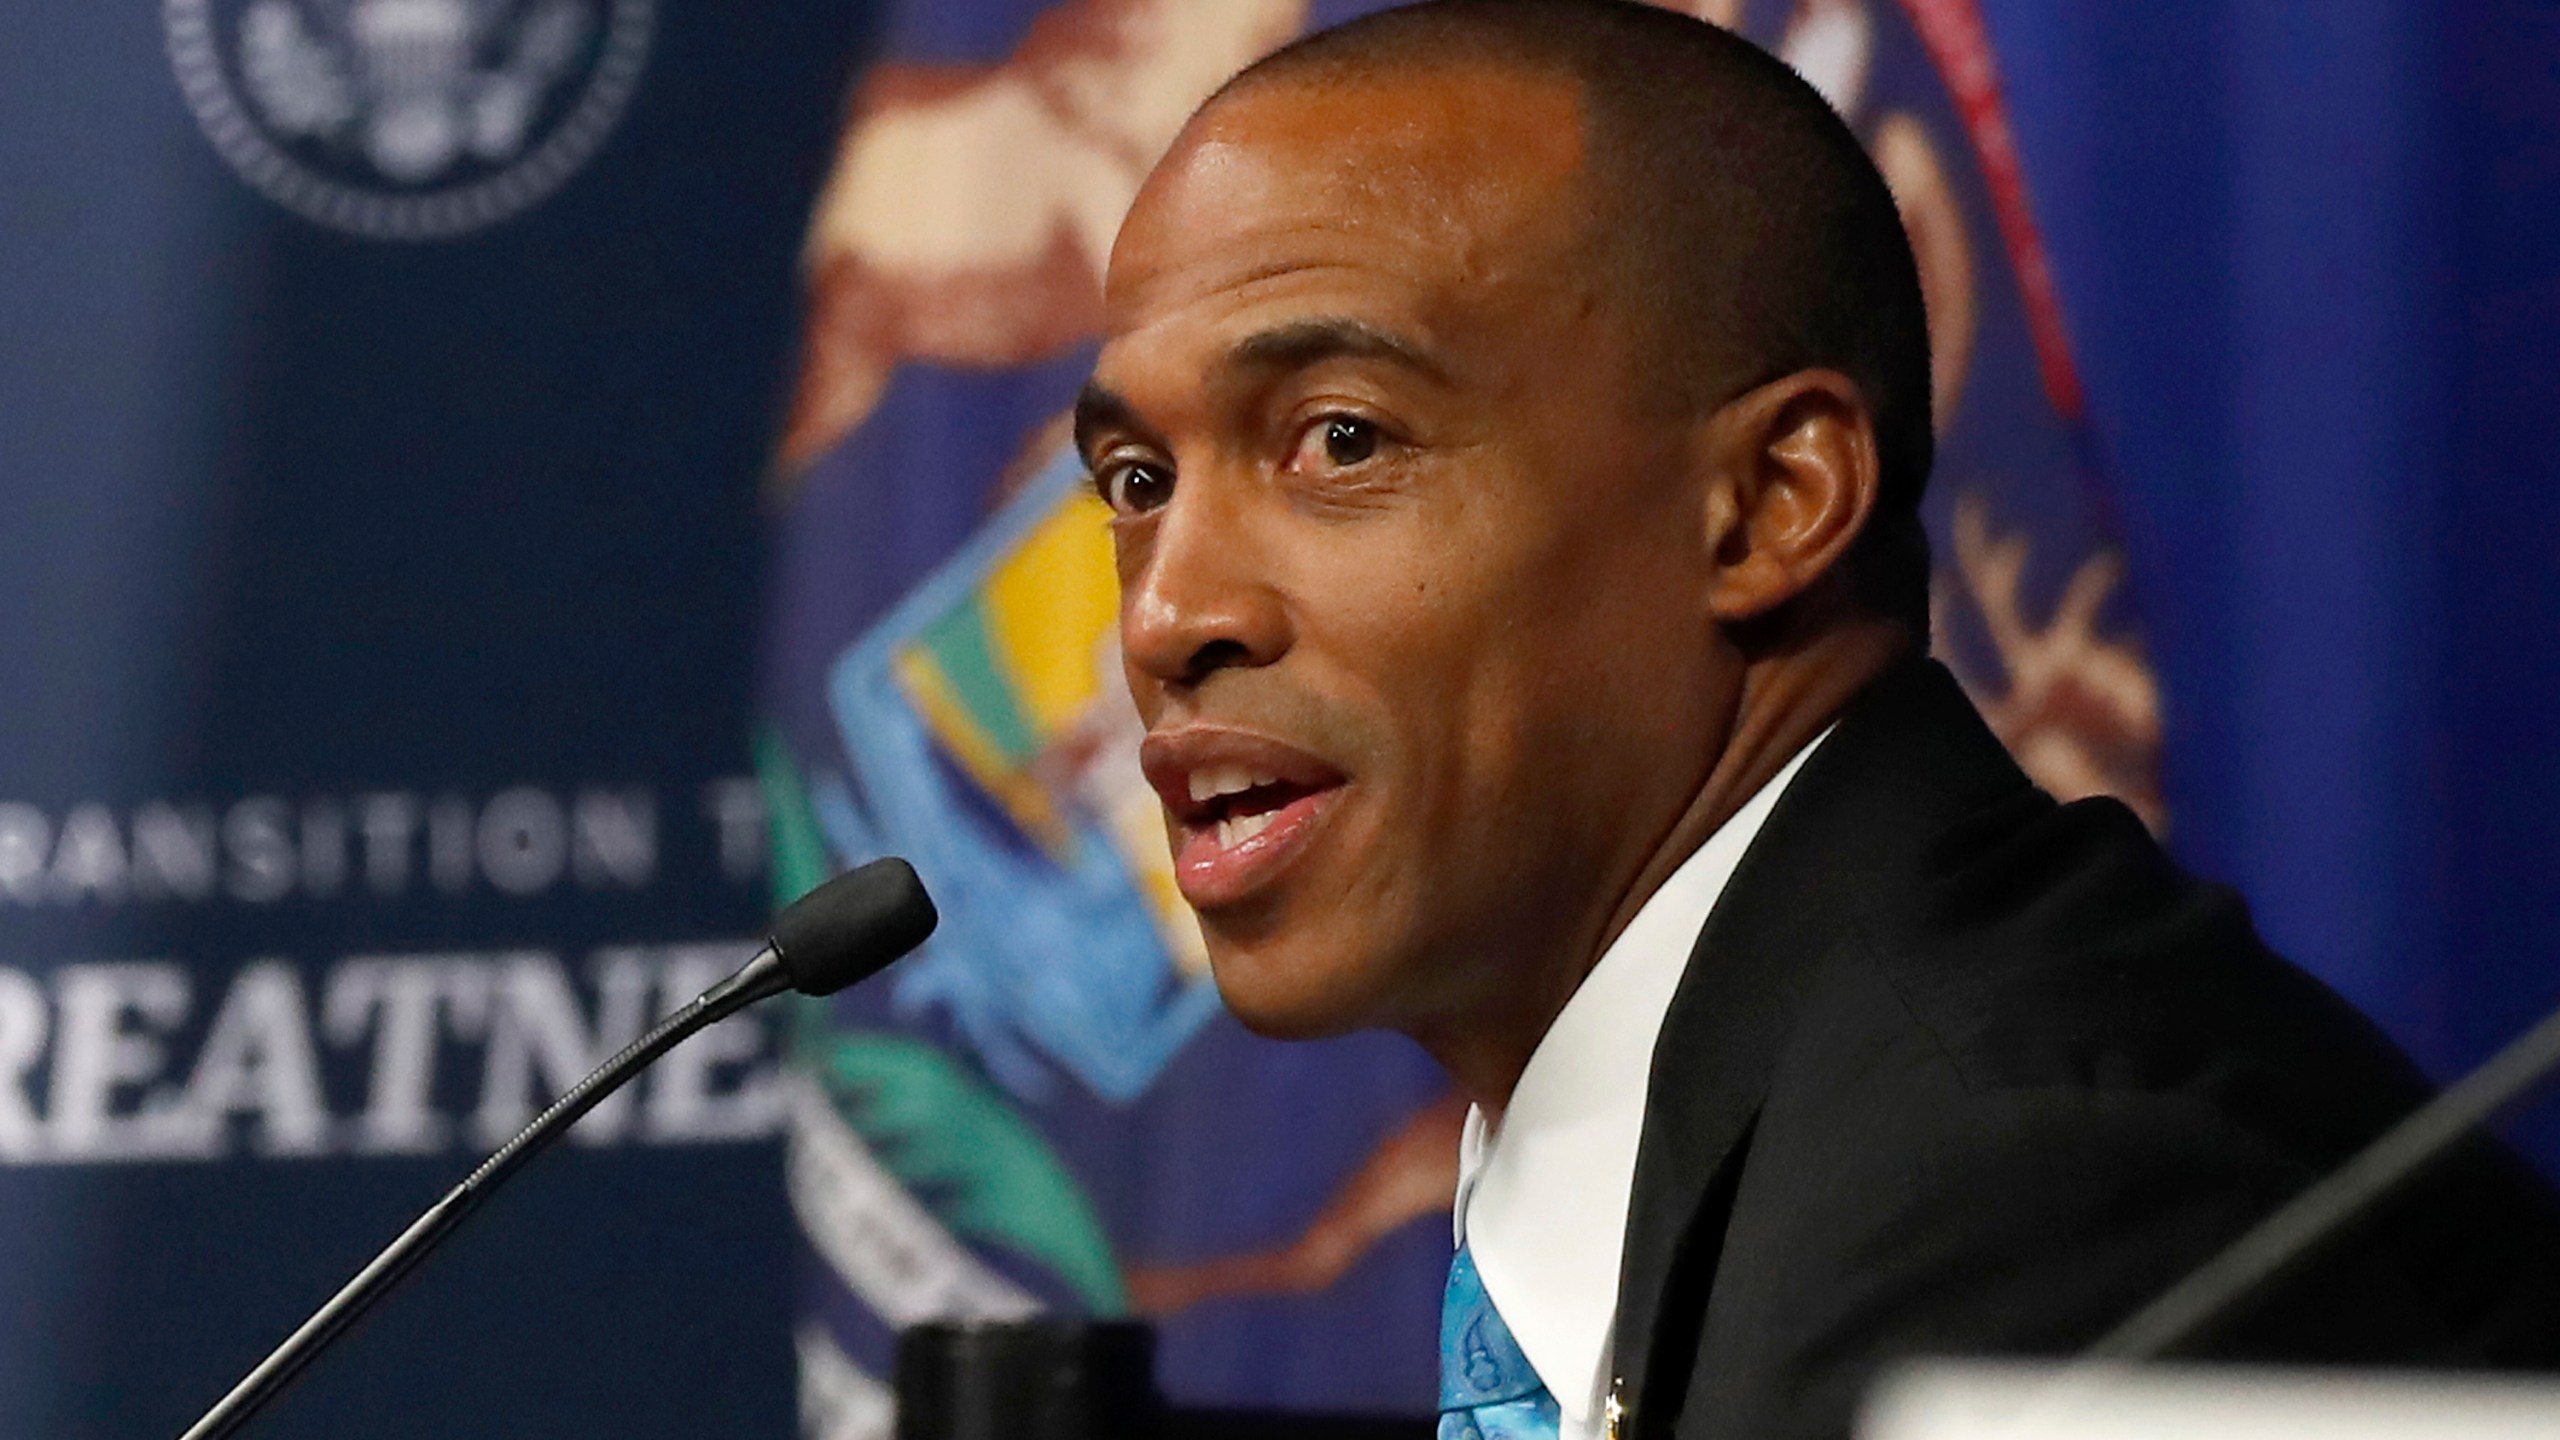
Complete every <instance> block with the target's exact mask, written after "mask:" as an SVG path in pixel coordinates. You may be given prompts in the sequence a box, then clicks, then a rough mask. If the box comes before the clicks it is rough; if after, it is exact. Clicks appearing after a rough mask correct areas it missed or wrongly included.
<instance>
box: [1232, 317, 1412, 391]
mask: <svg viewBox="0 0 2560 1440" xmlns="http://www.w3.org/2000/svg"><path fill="white" fill-rule="evenodd" d="M1227 359H1228V361H1229V362H1230V363H1232V364H1235V365H1239V366H1243V367H1246V368H1249V369H1254V370H1274V371H1289V370H1302V369H1305V368H1306V367H1307V366H1310V365H1316V364H1321V363H1323V362H1324V361H1327V360H1340V359H1352V360H1385V361H1389V362H1391V363H1393V364H1397V365H1401V366H1403V367H1405V368H1406V369H1409V370H1413V371H1416V372H1418V373H1420V374H1422V375H1423V376H1425V377H1427V378H1429V379H1432V380H1436V381H1439V382H1440V383H1442V384H1447V383H1448V382H1449V372H1448V370H1447V369H1446V368H1445V367H1443V366H1442V365H1441V364H1440V362H1439V361H1438V360H1437V359H1435V358H1433V356H1432V355H1431V352H1429V351H1427V350H1425V349H1423V348H1422V346H1420V345H1418V344H1416V343H1415V342H1413V341H1411V340H1408V339H1406V338H1404V337H1403V336H1401V335H1398V334H1396V333H1395V332H1393V331H1391V330H1382V329H1380V328H1378V327H1377V326H1375V325H1372V324H1370V323H1369V322H1367V321H1365V320H1352V319H1346V318H1340V317H1332V316H1327V317H1321V318H1318V319H1313V320H1296V321H1292V322H1290V323H1289V324H1286V325H1280V326H1275V327H1273V328H1272V329H1269V330H1262V331H1257V332H1255V333H1254V334H1251V335H1247V336H1246V337H1244V338H1243V339H1242V340H1239V341H1237V342H1236V343H1235V344H1234V346H1233V347H1231V348H1230V349H1229V350H1228V351H1227Z"/></svg>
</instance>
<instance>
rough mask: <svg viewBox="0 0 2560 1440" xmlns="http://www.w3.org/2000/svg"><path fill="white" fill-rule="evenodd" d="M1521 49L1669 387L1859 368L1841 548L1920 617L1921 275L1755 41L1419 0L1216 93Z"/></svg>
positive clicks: (1710, 386)
mask: <svg viewBox="0 0 2560 1440" xmlns="http://www.w3.org/2000/svg"><path fill="white" fill-rule="evenodd" d="M1487 65H1493V66H1501V67H1519V68H1522V69H1525V70H1530V71H1533V72H1538V73H1544V74H1549V75H1559V76H1563V77H1565V78H1568V79H1570V80H1572V81H1573V82H1574V83H1575V84H1576V85H1577V87H1578V88H1579V90H1580V93H1581V97H1582V106H1583V120H1584V125H1585V127H1586V130H1587V139H1588V145H1587V147H1586V148H1585V151H1584V154H1585V161H1584V171H1583V176H1582V178H1583V182H1584V185H1583V188H1584V190H1585V192H1586V194H1585V197H1584V198H1585V199H1586V200H1587V203H1588V205H1589V213H1590V218H1591V224H1592V230H1593V233H1592V235H1591V237H1590V240H1591V243H1592V245H1593V247H1594V248H1593V250H1592V252H1591V253H1592V255H1593V257H1594V258H1595V259H1596V260H1597V261H1599V262H1600V266H1601V273H1603V274H1604V275H1605V276H1606V278H1607V279H1608V280H1609V281H1610V282H1611V288H1612V290H1613V291H1614V295H1613V298H1614V299H1616V300H1617V301H1618V302H1619V303H1621V304H1622V305H1623V306H1624V307H1625V309H1624V314H1625V315H1626V316H1627V317H1628V318H1629V320H1630V321H1631V322H1632V323H1633V324H1635V325H1636V326H1638V327H1639V342H1640V344H1641V345H1642V347H1643V353H1644V354H1645V355H1646V357H1647V358H1648V360H1649V361H1650V362H1651V364H1652V365H1653V366H1654V367H1655V370H1656V375H1657V376H1658V378H1659V380H1660V382H1661V384H1660V387H1659V389H1658V390H1657V391H1656V392H1655V398H1657V399H1658V400H1659V401H1660V402H1661V403H1666V404H1669V405H1673V406H1677V407H1680V408H1683V409H1690V410H1695V411H1697V412H1700V413H1704V412H1706V411H1711V410H1713V409H1714V408H1716V407H1717V406H1720V405H1722V404H1723V403H1724V402H1725V401H1727V400H1730V399H1732V398H1733V397H1734V396H1736V395H1739V394H1742V393H1744V392H1745V391H1748V390H1750V389H1751V388H1753V387H1754V386H1757V385H1759V384H1761V383H1763V382H1766V381H1768V380H1772V379H1775V378H1777V377H1778V376H1781V375H1785V374H1789V373H1792V372H1795V371H1799V370H1807V369H1813V368H1817V367H1819V368H1828V369H1834V370H1838V371H1840V372H1841V373H1843V374H1845V375H1847V376H1848V377H1849V378H1850V379H1851V380H1852V381H1854V382H1855V383H1856V384H1857V386H1858V389H1859V392H1860V394H1861V395H1862V397H1863V398H1864V400H1865V402H1866V404H1867V407H1868V410H1869V412H1870V414H1871V416H1872V418H1873V421H1874V425H1875V435H1876V445H1877V458H1878V461H1879V466H1880V470H1881V480H1882V484H1881V487H1880V492H1879V495H1878V499H1877V505H1876V510H1875V513H1874V515H1873V516H1872V517H1871V518H1870V520H1869V522H1868V526H1867V530H1866V533H1865V535H1864V536H1863V537H1862V539H1861V540H1860V542H1859V544H1858V546H1857V548H1856V550H1855V551H1853V552H1852V554H1851V555H1850V556H1849V557H1848V560H1849V564H1850V566H1851V567H1852V569H1853V571H1854V575H1855V580H1856V586H1857V591H1858V594H1859V596H1860V597H1861V599H1862V600H1863V601H1864V602H1865V603H1866V604H1867V605H1868V606H1869V607H1870V608H1872V609H1874V610H1876V611H1879V612H1881V613H1884V614H1887V615H1890V616H1893V617H1895V618H1897V619H1900V620H1902V621H1904V622H1905V623H1907V624H1910V625H1912V626H1913V628H1914V629H1916V630H1925V628H1926V625H1927V615H1928V567H1929V551H1928V539H1927V536H1926V534H1925V532H1924V531H1923V530H1922V529H1921V524H1920V516H1919V507H1920V496H1921V492H1922V490H1923V488H1924V487H1925V485H1926V484H1927V480H1928V475H1929V466H1930V460H1931V454H1932V451H1933V448H1934V440H1933V436H1932V434H1931V429H1930V397H1929V337H1928V327H1927V322H1926V317H1925V312H1924V309H1923V305H1922V300H1921V293H1920V278H1919V272H1918V269H1917V267H1916V265H1915V264H1914V262H1913V260H1912V255H1911V246H1910V241H1909V239H1908V238H1907V236H1906V235H1905V234H1904V232H1903V229H1902V221H1901V217H1900V214H1899V212H1898V211H1897V210H1896V208H1895V205H1894V200H1893V195H1892V192H1891V191H1890V190H1888V189H1887V188H1886V186H1885V182H1884V178H1883V176H1882V175H1880V174H1879V173H1878V172H1877V170H1876V168H1875V165H1874V164H1873V162H1871V161H1870V160H1869V159H1868V158H1867V154H1866V151H1865V149H1864V147H1862V146H1861V145H1860V144H1859V143H1858V139H1857V136H1856V135H1855V134H1853V133H1852V132H1851V131H1850V129H1849V127H1848V125H1847V124H1846V123H1844V122H1843V121H1842V120H1841V119H1840V117H1839V115H1838V114H1837V113H1835V112H1834V111H1833V110H1832V109H1831V107H1830V105H1829V103H1828V102H1826V101H1825V100H1824V99H1823V98H1822V95H1821V93H1820V92H1819V91H1817V90H1815V89H1814V88H1813V86H1812V85H1810V84H1808V83H1807V82H1806V81H1805V80H1804V79H1803V78H1802V77H1801V76H1799V75H1797V74H1796V73H1795V72H1794V71H1793V70H1790V69H1788V68H1787V66H1786V65H1785V64H1784V63H1783V62H1781V61H1779V60H1778V59H1777V58H1775V57H1774V56H1772V55H1770V54H1769V53H1768V52H1766V51H1764V50H1762V49H1760V48H1759V47H1758V46H1756V45H1754V44H1752V43H1751V42H1750V41H1748V40H1745V39H1743V38H1742V37H1740V36H1738V35H1734V34H1732V33H1731V32H1729V31H1726V30H1723V29H1720V28H1718V27H1716V26H1714V25H1710V24H1708V23H1706V22H1704V21H1701V20H1695V19H1691V18H1689V17H1688V16H1685V15H1680V14H1676V13H1674V12H1671V11H1668V10H1662V9H1658V8H1656V7H1654V6H1651V5H1646V4H1639V3H1635V0H1428V3H1424V4H1418V5H1411V6H1405V7H1401V8H1398V9H1392V10H1383V11H1378V12H1376V13H1373V14H1370V15H1367V16H1363V17H1361V18H1359V19H1355V20H1352V21H1350V22H1348V23H1346V24H1343V25H1340V26H1337V27H1335V28H1333V29H1330V30H1324V31H1320V32H1318V33H1316V34H1313V35H1310V36H1307V37H1306V38H1304V39H1302V40H1299V41H1297V42H1295V43H1294V44H1291V45H1289V46H1287V47H1285V48H1283V49H1281V50H1279V51H1276V52H1274V53H1273V54H1272V55H1270V56H1268V57H1267V58H1265V59H1263V60H1262V61H1260V62H1259V63H1257V64H1255V65H1253V66H1252V67H1251V68H1249V69H1247V70H1245V71H1244V72H1243V73H1242V74H1240V75H1238V76H1236V77H1235V78H1234V79H1233V80H1231V81H1229V82H1228V83H1227V85H1226V86H1225V87H1223V88H1222V89H1221V90H1220V91H1219V92H1218V94H1217V95H1216V96H1213V97H1212V98H1211V100H1210V102H1209V104H1208V105H1206V106H1204V107H1202V109H1203V113H1204V114H1206V113H1208V112H1209V111H1212V110H1215V109H1216V108H1217V105H1218V102H1219V101H1220V100H1223V99H1226V98H1228V97H1232V96H1238V95H1241V94H1244V93H1248V92H1253V91H1258V90H1262V89H1264V88H1266V87H1273V86H1282V85H1308V86H1319V87H1322V86H1358V85H1372V84H1381V83H1387V84H1392V83H1394V82H1396V81H1397V80H1399V79H1401V78H1409V77H1412V76H1414V75H1416V74H1418V73H1424V72H1429V71H1445V70H1448V69H1451V68H1460V67H1483V66H1487Z"/></svg>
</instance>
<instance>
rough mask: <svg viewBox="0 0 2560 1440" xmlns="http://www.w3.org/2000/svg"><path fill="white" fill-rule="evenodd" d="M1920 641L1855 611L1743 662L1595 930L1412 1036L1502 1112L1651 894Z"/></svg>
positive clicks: (1472, 1094)
mask: <svg viewBox="0 0 2560 1440" xmlns="http://www.w3.org/2000/svg"><path fill="white" fill-rule="evenodd" d="M1911 648H1912V639H1911V635H1910V633H1909V632H1908V631H1907V630H1904V629H1902V628H1901V627H1899V626H1895V625H1889V624H1885V623H1882V622H1873V623H1855V624H1847V625H1841V626H1837V627H1834V628H1830V629H1827V630H1825V631H1824V632H1823V633H1822V634H1820V635H1819V636H1816V637H1814V638H1812V639H1810V640H1807V641H1805V642H1804V643H1802V644H1800V645H1792V646H1786V645H1779V646H1771V647H1770V648H1769V649H1768V650H1767V651H1766V652H1765V653H1762V654H1758V655H1756V656H1754V657H1753V658H1751V659H1750V660H1749V661H1747V662H1746V664H1745V667H1744V670H1743V678H1742V685H1741V687H1740V690H1739V692H1738V695H1737V698H1736V701H1735V704H1734V721H1733V725H1732V728H1731V729H1730V731H1728V733H1727V735H1726V738H1725V744H1724V748H1723V750H1722V752H1721V753H1720V754H1719V755H1718V756H1717V758H1716V761H1715V763H1714V764H1713V765H1712V766H1711V767H1710V768H1709V769H1708V772H1707V776H1706V779H1705V780H1704V781H1703V782H1702V783H1701V784H1699V786H1698V787H1697V789H1696V790H1695V792H1694V793H1692V794H1691V795H1690V797H1689V799H1688V801H1687V803H1686V804H1685V805H1683V806H1682V807H1681V809H1680V810H1679V812H1678V814H1677V817H1676V818H1675V820H1674V821H1673V823H1672V824H1671V826H1670V828H1669V829H1668V830H1666V831H1665V832H1664V834H1663V837H1662V839H1661V840H1660V842H1659V843H1657V844H1656V845H1655V846H1654V847H1653V848H1652V849H1651V850H1650V851H1649V852H1647V854H1646V857H1645V859H1644V862H1643V863H1642V864H1641V865H1640V866H1639V867H1638V868H1637V869H1636V870H1635V871H1634V872H1633V873H1632V874H1631V875H1630V876H1629V877H1628V878H1627V880H1626V881H1625V882H1624V883H1623V884H1621V885H1619V886H1618V887H1617V888H1616V891H1615V893H1614V894H1613V895H1612V896H1611V897H1609V899H1608V901H1607V903H1606V904H1605V906H1604V907H1602V908H1600V909H1599V910H1597V911H1596V912H1595V913H1596V914H1597V915H1598V916H1599V923H1598V925H1597V926H1596V927H1594V928H1590V929H1587V930H1586V932H1585V933H1586V934H1588V935H1589V936H1590V937H1591V938H1589V939H1588V940H1586V941H1585V942H1584V943H1582V944H1580V945H1578V946H1576V947H1575V953H1574V954H1573V955H1571V956H1569V957H1567V958H1566V963H1564V964H1562V965H1560V966H1558V967H1557V968H1556V969H1555V970H1553V971H1551V972H1549V975H1548V976H1547V977H1546V983H1543V984H1540V983H1522V984H1520V985H1518V986H1516V987H1514V988H1512V989H1511V990H1509V991H1507V992H1506V993H1505V994H1503V995H1501V996H1499V997H1496V1005H1495V1006H1494V1007H1493V1008H1492V1009H1491V1010H1490V1011H1489V1013H1482V1014H1478V1015H1475V1016H1472V1017H1469V1018H1468V1020H1467V1022H1466V1023H1464V1024H1461V1025H1456V1026H1451V1027H1448V1028H1446V1029H1444V1030H1440V1031H1437V1032H1435V1033H1430V1034H1417V1035H1416V1036H1415V1038H1416V1039H1417V1040H1419V1041H1420V1042H1421V1044H1422V1046H1423V1048H1424V1049H1426V1050H1428V1051H1429V1052H1430V1053H1431V1055H1432V1057H1433V1058H1434V1059H1436V1060H1438V1061H1439V1062H1440V1064H1441V1066H1442V1067H1443V1068H1444V1069H1446V1070H1448V1071H1449V1074H1450V1076H1451V1078H1452V1079H1454V1080H1455V1081H1456V1082H1457V1085H1458V1088H1459V1090H1460V1091H1461V1092H1463V1093H1464V1094H1465V1095H1466V1096H1467V1098H1468V1099H1470V1100H1472V1101H1474V1102H1475V1103H1476V1104H1477V1105H1479V1106H1481V1107H1483V1109H1484V1111H1485V1114H1486V1116H1487V1117H1488V1118H1491V1119H1498V1118H1499V1117H1500V1116H1501V1114H1502V1111H1503V1108H1504V1106H1506V1105H1507V1104H1508V1103H1509V1101H1510V1098H1511V1091H1512V1088H1513V1087H1514V1086H1515V1085H1517V1084H1518V1083H1519V1080H1520V1072H1521V1071H1523V1070H1525V1069H1527V1068H1528V1064H1529V1057H1530V1056H1531V1055H1532V1054H1534V1053H1535V1052H1536V1050H1537V1048H1538V1042H1539V1041H1540V1040H1541V1039H1543V1038H1544V1037H1545V1035H1546V1033H1547V1029H1548V1027H1549V1026H1551V1025H1552V1024H1553V1023H1554V1022H1555V1018H1556V1015H1557V1014H1558V1013H1559V1012H1560V1011H1562V1010H1563V1009H1564V1006H1565V1002H1566V1001H1568V1000H1570V999H1572V998H1573V993H1574V991H1575V990H1576V989H1578V988H1579V987H1580V986H1581V984H1582V981H1583V978H1584V977H1585V976H1587V975H1589V974H1590V973H1591V969H1592V967H1593V966H1594V965H1597V964H1598V963H1599V962H1600V957H1601V956H1602V955H1603V954H1605V953H1607V951H1608V949H1609V946H1610V945H1611V944H1612V943H1614V942H1615V941H1616V940H1617V938H1618V937H1619V936H1620V935H1621V934H1623V933H1625V931H1626V928H1627V925H1628V923H1629V922H1630V921H1632V920H1634V919H1635V917H1636V912H1637V911H1639V910H1641V909H1643V908H1644V903H1645V901H1647V900H1649V899H1651V898H1652V897H1653V894H1654V892H1655V891H1657V890H1659V889H1661V888H1662V884H1663V882H1664V881H1665V880H1667V879H1669V878H1670V877H1671V873H1672V872H1673V871H1675V870H1677V869H1679V868H1680V865H1681V862H1682V861H1685V860H1687V859H1688V858H1689V856H1690V855H1691V854H1693V853H1695V852H1696V851H1697V849H1698V847H1699V846H1700V845H1703V844H1705V843H1706V840H1707V837H1708V836H1710V835H1713V834H1714V833H1715V832H1716V830H1717V829H1718V828H1719V827H1721V826H1722V825H1723V824H1724V823H1725V822H1726V821H1728V820H1730V819H1732V818H1733V815H1734V813H1735V812H1736V811H1738V810H1740V809H1741V808H1742V806H1743V805H1744V804H1745V803H1746V802H1748V801H1749V800H1750V798H1751V797H1752V796H1753V795H1756V794H1758V793H1759V791H1760V788H1761V787H1762V786H1764V785H1766V784H1768V783H1769V782H1770V780H1771V779H1773V778H1775V777H1776V775H1777V774H1778V772H1779V771H1781V770H1783V769H1785V768H1786V764H1787V762H1788V761H1789V760H1791V759H1793V758H1794V757H1795V755H1796V752H1798V751H1800V750H1802V749H1803V748H1804V747H1805V746H1806V745H1809V744H1811V743H1812V742H1813V740H1814V738H1815V737H1816V736H1819V735H1820V734H1821V733H1822V732H1823V730H1824V728H1825V727H1827V726H1829V725H1830V724H1831V722H1832V721H1833V720H1835V719H1837V718H1839V715H1840V712H1841V711H1842V710H1844V709H1846V708H1847V707H1848V704H1849V702H1850V700H1851V699H1853V698H1855V697H1856V695H1857V694H1858V692H1859V691H1861V690H1863V689H1865V688H1866V687H1867V684H1868V683H1869V682H1870V681H1872V680H1873V679H1875V677H1876V676H1878V675H1880V674H1882V673H1883V672H1884V671H1885V670H1886V669H1887V668H1888V667H1890V666H1891V665H1892V664H1893V663H1894V662H1895V661H1896V660H1898V659H1900V658H1901V657H1902V656H1903V655H1904V654H1906V653H1908V652H1909V651H1910V649H1911ZM1520 978H1521V980H1522V981H1524V982H1528V981H1529V980H1530V977H1526V976H1523V977H1520Z"/></svg>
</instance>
